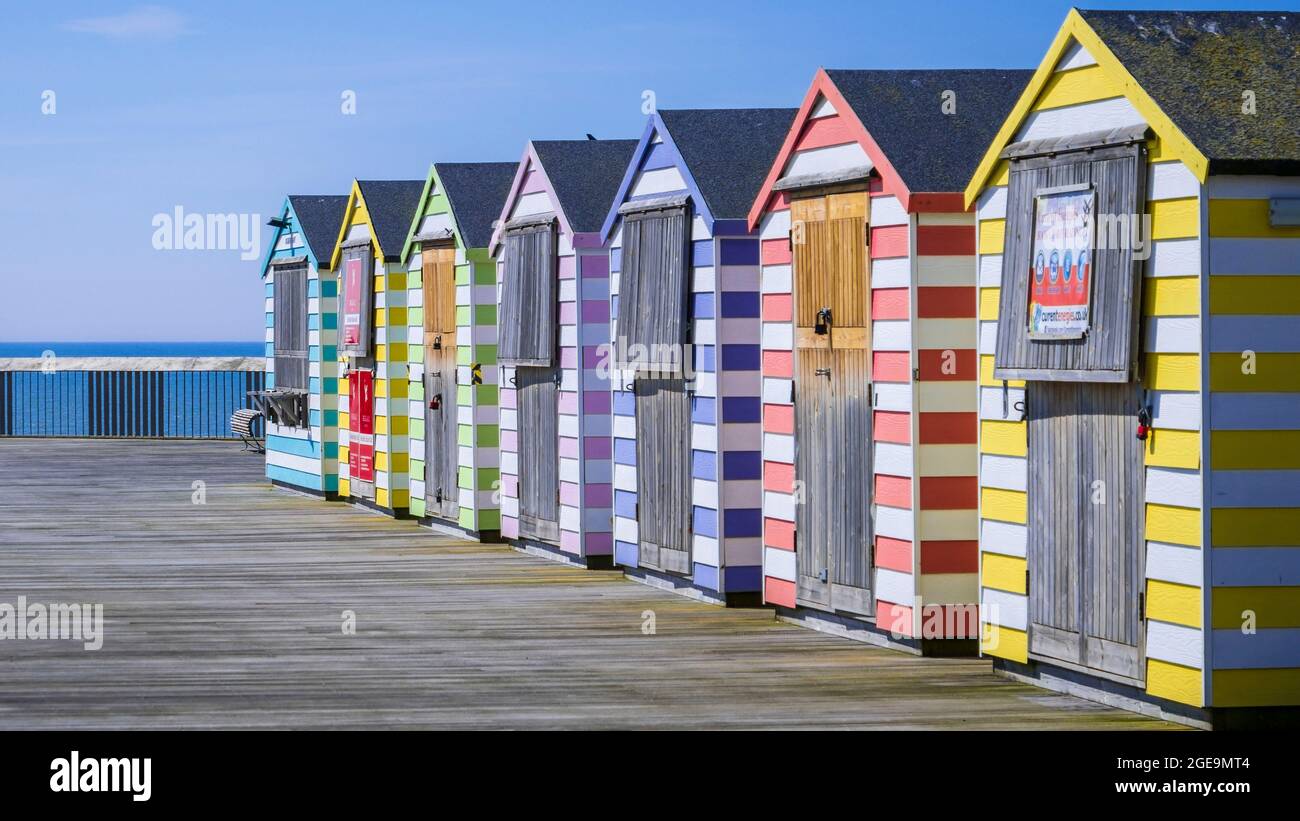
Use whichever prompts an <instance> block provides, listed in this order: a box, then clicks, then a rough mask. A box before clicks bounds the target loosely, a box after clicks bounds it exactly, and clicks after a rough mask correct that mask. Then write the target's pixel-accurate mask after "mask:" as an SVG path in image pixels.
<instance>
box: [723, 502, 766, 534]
mask: <svg viewBox="0 0 1300 821" xmlns="http://www.w3.org/2000/svg"><path fill="white" fill-rule="evenodd" d="M723 526H724V529H725V534H726V536H727V538H729V539H730V538H750V537H758V536H762V535H763V511H762V510H761V509H759V508H742V509H740V510H734V509H733V510H728V511H727V512H726V514H725V522H724V524H723Z"/></svg>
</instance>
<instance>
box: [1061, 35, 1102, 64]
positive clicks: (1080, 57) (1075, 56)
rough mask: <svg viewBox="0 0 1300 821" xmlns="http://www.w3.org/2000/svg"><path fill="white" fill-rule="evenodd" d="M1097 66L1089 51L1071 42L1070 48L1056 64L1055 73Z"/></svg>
mask: <svg viewBox="0 0 1300 821" xmlns="http://www.w3.org/2000/svg"><path fill="white" fill-rule="evenodd" d="M1095 65H1097V61H1096V60H1095V59H1093V56H1092V55H1091V54H1089V53H1088V50H1087V49H1086V48H1084V47H1083V46H1082V45H1080V44H1079V43H1078V42H1077V41H1071V42H1070V46H1069V48H1067V49H1066V50H1065V53H1064V54H1062V55H1061V60H1060V62H1058V63H1057V64H1056V69H1055V71H1069V70H1070V69H1072V68H1083V67H1084V66H1095Z"/></svg>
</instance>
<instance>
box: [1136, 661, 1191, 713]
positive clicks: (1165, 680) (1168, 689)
mask: <svg viewBox="0 0 1300 821" xmlns="http://www.w3.org/2000/svg"><path fill="white" fill-rule="evenodd" d="M1147 692H1148V693H1150V694H1151V695H1153V696H1156V697H1158V698H1166V699H1169V700H1170V701H1177V702H1179V703H1181V704H1191V705H1192V706H1194V707H1200V706H1201V702H1202V696H1201V671H1200V670H1197V669H1196V668H1194V667H1184V666H1183V665H1181V664H1170V663H1169V662H1167V661H1160V660H1159V659H1147Z"/></svg>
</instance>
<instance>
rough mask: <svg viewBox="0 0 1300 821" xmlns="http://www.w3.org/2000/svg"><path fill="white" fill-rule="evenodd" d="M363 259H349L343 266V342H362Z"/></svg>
mask: <svg viewBox="0 0 1300 821" xmlns="http://www.w3.org/2000/svg"><path fill="white" fill-rule="evenodd" d="M361 296H362V293H361V260H359V259H349V260H345V261H344V267H343V344H344V345H360V344H361V309H362V305H363V303H362V300H361Z"/></svg>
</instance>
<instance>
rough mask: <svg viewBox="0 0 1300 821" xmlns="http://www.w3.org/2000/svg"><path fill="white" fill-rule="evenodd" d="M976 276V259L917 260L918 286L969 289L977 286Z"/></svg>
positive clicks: (918, 258)
mask: <svg viewBox="0 0 1300 821" xmlns="http://www.w3.org/2000/svg"><path fill="white" fill-rule="evenodd" d="M880 262H884V260H880ZM877 264H878V263H877ZM999 264H1000V263H999ZM975 276H976V263H975V258H974V257H972V256H932V255H926V256H919V257H917V258H916V284H917V285H964V286H967V287H969V286H971V285H974V284H975Z"/></svg>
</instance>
